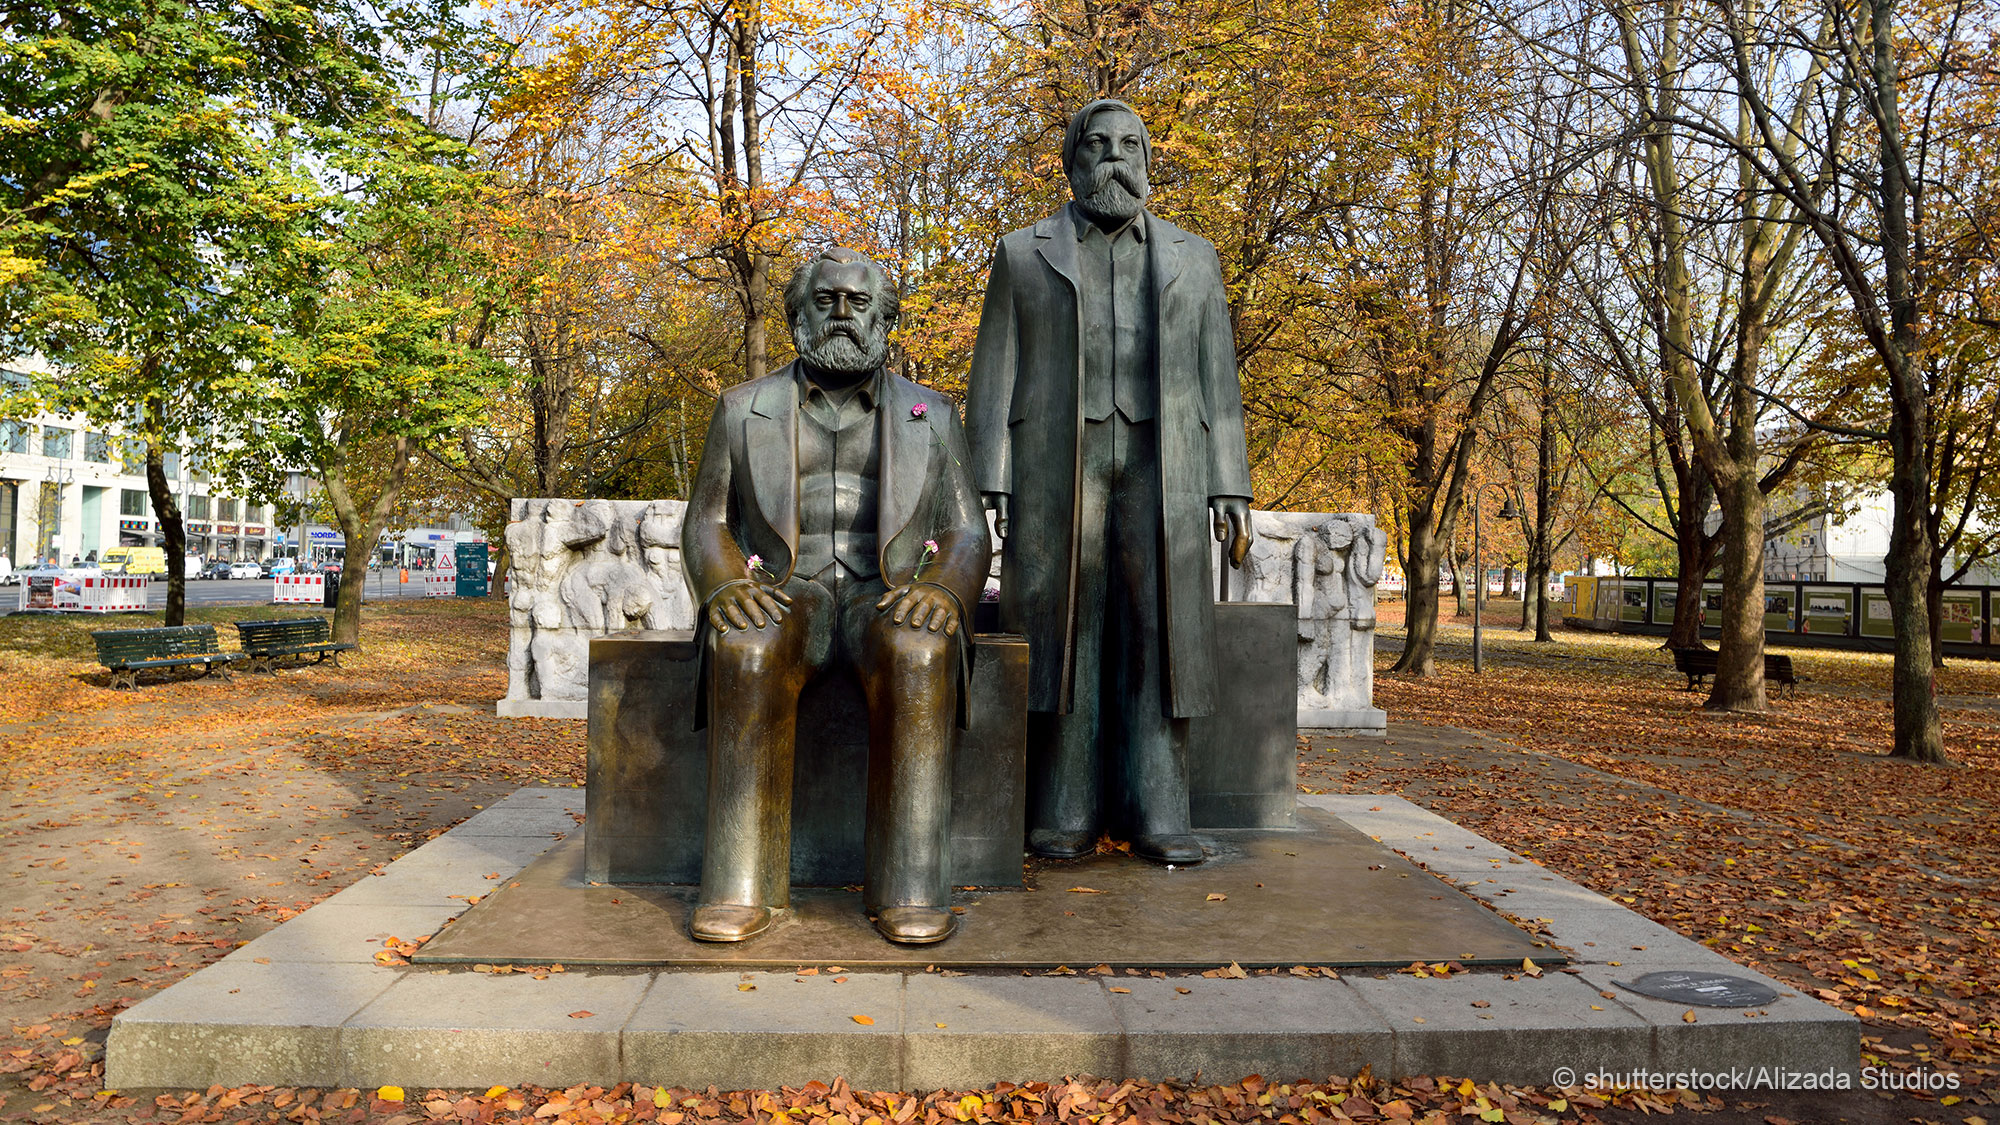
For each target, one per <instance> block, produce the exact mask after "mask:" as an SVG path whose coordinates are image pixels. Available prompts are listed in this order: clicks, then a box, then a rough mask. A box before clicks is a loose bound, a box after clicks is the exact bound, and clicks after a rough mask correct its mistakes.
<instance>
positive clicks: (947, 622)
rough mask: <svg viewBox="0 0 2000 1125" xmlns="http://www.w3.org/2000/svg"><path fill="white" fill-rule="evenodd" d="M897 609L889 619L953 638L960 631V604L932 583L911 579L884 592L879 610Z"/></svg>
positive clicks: (877, 604)
mask: <svg viewBox="0 0 2000 1125" xmlns="http://www.w3.org/2000/svg"><path fill="white" fill-rule="evenodd" d="M891 606H894V607H895V609H894V611H893V612H891V613H890V615H889V619H890V620H891V621H894V622H895V623H896V624H898V625H908V626H909V627H910V628H912V629H929V630H930V631H931V632H933V633H943V634H944V635H945V636H947V637H949V636H951V635H952V634H954V633H956V632H958V605H957V603H956V602H955V601H954V600H953V598H952V596H951V595H950V594H948V593H946V592H945V591H944V590H943V589H941V588H939V587H937V586H933V585H931V584H930V583H928V582H911V583H909V584H908V585H905V586H898V587H896V588H895V589H893V590H891V591H889V592H888V593H886V594H883V595H882V600H881V601H878V602H876V603H875V608H876V609H881V610H886V609H889V608H890V607H891Z"/></svg>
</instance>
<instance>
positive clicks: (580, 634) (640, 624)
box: [499, 500, 694, 719]
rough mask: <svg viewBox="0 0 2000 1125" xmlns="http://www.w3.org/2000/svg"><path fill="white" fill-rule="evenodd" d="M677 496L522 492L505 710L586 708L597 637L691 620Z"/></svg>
mask: <svg viewBox="0 0 2000 1125" xmlns="http://www.w3.org/2000/svg"><path fill="white" fill-rule="evenodd" d="M686 512H687V505H686V504H685V503H683V502H682V501H679V500H652V501H643V500H515V501H514V502H513V505H512V507H511V509H510V510H509V512H508V522H507V553H508V557H509V560H510V564H509V569H508V572H507V577H508V583H509V585H508V587H507V605H508V609H509V610H510V617H511V619H512V635H511V637H510V638H509V642H508V646H507V698H505V699H503V700H501V701H500V707H499V710H500V714H502V715H506V716H524V715H533V716H541V717H547V718H577V719H580V718H583V717H584V700H585V694H586V690H587V688H588V686H589V684H588V678H589V669H590V638H592V637H603V636H608V635H610V634H612V633H616V632H619V631H620V630H623V629H628V628H641V629H692V628H694V603H693V600H692V599H691V598H690V597H689V595H688V589H687V580H686V579H685V578H683V577H682V576H681V520H682V519H683V518H684V517H685V514H686Z"/></svg>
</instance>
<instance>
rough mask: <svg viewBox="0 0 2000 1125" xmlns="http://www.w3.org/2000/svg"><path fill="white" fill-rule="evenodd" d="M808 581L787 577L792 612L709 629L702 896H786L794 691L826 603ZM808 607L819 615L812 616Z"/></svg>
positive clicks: (781, 901) (780, 900)
mask: <svg viewBox="0 0 2000 1125" xmlns="http://www.w3.org/2000/svg"><path fill="white" fill-rule="evenodd" d="M812 589H817V587H815V586H813V584H811V583H798V582H794V583H787V584H786V591H787V592H788V593H790V594H792V596H793V603H792V611H791V612H790V613H787V614H786V615H785V619H784V620H783V621H781V622H779V623H778V624H777V625H774V626H766V627H765V628H762V629H731V630H729V631H728V632H726V633H717V632H710V633H709V634H708V660H709V676H708V836H707V839H706V842H705V844H704V846H703V848H702V858H701V902H702V903H703V904H704V905H707V904H713V903H728V904H733V905H739V906H771V907H779V906H785V905H787V904H788V903H790V901H791V874H792V871H791V868H792V748H793V741H794V734H795V728H796V726H797V721H798V710H799V707H798V704H799V690H800V689H801V688H803V687H804V686H805V684H806V681H807V680H808V679H810V678H811V677H812V674H813V672H814V671H815V670H816V669H815V668H814V666H813V662H812V661H810V660H809V659H808V650H809V648H811V647H812V646H811V644H810V641H811V637H812V633H813V632H814V630H815V629H816V628H817V629H820V630H824V629H825V628H826V627H827V623H826V622H825V621H824V620H820V621H815V620H814V619H815V618H816V617H824V616H826V615H827V614H826V610H827V609H828V608H830V607H828V606H827V605H826V603H825V602H824V601H822V600H819V599H814V598H812V597H811V596H810V590H812ZM815 610H817V611H819V612H817V613H816V612H815Z"/></svg>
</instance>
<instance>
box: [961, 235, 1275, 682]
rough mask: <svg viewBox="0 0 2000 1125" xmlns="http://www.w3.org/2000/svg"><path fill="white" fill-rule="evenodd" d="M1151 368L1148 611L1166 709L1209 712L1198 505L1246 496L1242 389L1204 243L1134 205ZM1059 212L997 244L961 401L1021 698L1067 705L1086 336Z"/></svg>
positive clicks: (1210, 664) (1202, 518)
mask: <svg viewBox="0 0 2000 1125" xmlns="http://www.w3.org/2000/svg"><path fill="white" fill-rule="evenodd" d="M1145 221H1146V224H1147V231H1146V245H1147V248H1148V250H1147V252H1148V253H1149V254H1151V255H1152V260H1151V267H1152V277H1153V285H1154V292H1153V312H1154V315H1155V317H1156V318H1157V323H1156V325H1155V329H1156V332H1155V336H1154V348H1153V354H1154V357H1155V363H1156V365H1157V367H1158V371H1157V375H1158V380H1159V381H1158V390H1159V411H1158V416H1157V417H1158V421H1157V425H1158V426H1159V440H1160V491H1161V497H1162V505H1163V510H1162V512H1161V517H1162V519H1163V521H1164V522H1163V524H1162V526H1163V527H1164V528H1165V540H1166V542H1165V544H1164V552H1165V553H1164V557H1163V558H1162V560H1161V562H1162V566H1161V570H1162V574H1163V582H1164V584H1165V586H1166V589H1165V590H1164V591H1162V598H1161V605H1162V607H1163V611H1164V613H1165V616H1166V620H1165V621H1164V622H1162V628H1163V632H1164V634H1165V637H1166V646H1167V662H1166V663H1167V685H1166V688H1167V699H1168V705H1169V708H1170V710H1171V713H1172V714H1173V716H1175V717H1185V716H1191V715H1206V714H1211V713H1213V712H1214V710H1215V708H1216V696H1217V693H1216V685H1215V678H1216V667H1215V663H1216V661H1215V605H1214V602H1213V600H1212V594H1211V591H1213V590H1214V589H1215V583H1214V581H1213V580H1212V577H1211V575H1212V571H1213V563H1212V561H1211V558H1210V554H1211V532H1210V528H1211V521H1210V519H1209V513H1208V502H1209V500H1210V499H1211V498H1213V497H1219V496H1241V497H1248V496H1250V464H1249V458H1248V456H1247V454H1246V452H1245V448H1244V439H1243V395H1242V388H1241V387H1240V386H1238V385H1237V381H1236V351H1235V346H1234V343H1233V341H1232V338H1231V333H1230V320H1229V300H1228V294H1227V293H1226V292H1225V291H1224V289H1223V284H1222V267H1221V263H1220V262H1219V261H1218V260H1217V258H1216V255H1215V248H1214V247H1213V246H1211V245H1209V243H1208V242H1207V241H1206V240H1205V239H1203V238H1201V237H1200V236H1198V235H1194V234H1190V233H1189V232H1187V231H1184V230H1182V229H1180V228H1179V227H1177V226H1175V225H1173V224H1172V223H1169V222H1167V221H1166V220H1164V219H1162V218H1160V217H1159V216H1157V215H1154V214H1152V213H1151V212H1147V213H1146V215H1145ZM1077 277H1078V272H1077V244H1076V230H1075V227H1074V226H1073V224H1072V222H1071V220H1070V218H1069V215H1068V213H1067V209H1065V211H1063V212H1059V213H1057V214H1056V215H1053V216H1051V217H1049V218H1047V219H1044V220H1042V221H1041V222H1039V223H1036V224H1035V225H1034V226H1032V227H1028V228H1026V229H1023V230H1017V231H1015V232H1014V233H1012V234H1009V235H1006V236H1005V237H1003V238H1001V240H1000V243H999V245H998V246H996V247H995V248H994V251H993V272H992V275H991V277H990V278H989V279H988V281H987V284H986V303H985V307H984V308H983V310H982V311H981V313H980V317H979V339H978V343H977V345H976V346H975V347H974V350H973V355H972V373H971V376H970V384H969V386H968V390H967V395H966V422H967V428H968V430H969V432H970V437H971V442H972V464H973V475H974V478H975V479H976V480H977V481H978V482H979V489H980V491H981V492H1004V493H1007V494H1009V496H1010V497H1011V500H1010V507H1011V512H1010V517H1011V526H1010V527H1009V528H1008V534H1007V538H1006V540H1005V541H1004V542H1003V544H1002V547H1001V558H1002V562H1001V570H1000V618H1001V621H1002V623H1003V625H1004V627H1006V628H1007V629H1009V630H1011V631H1015V632H1020V633H1023V634H1025V635H1026V636H1027V638H1028V644H1029V650H1028V651H1029V671H1028V676H1029V693H1028V700H1029V703H1028V705H1029V706H1030V707H1031V708H1033V709H1034V710H1037V711H1061V712H1068V711H1069V710H1071V701H1072V699H1073V693H1074V690H1075V685H1074V683H1073V682H1072V681H1073V680H1074V675H1073V659H1074V653H1075V646H1076V582H1077V562H1078V560H1077V558H1076V546H1075V545H1076V543H1077V542H1078V541H1079V538H1080V535H1081V532H1080V529H1079V527H1078V520H1079V519H1080V518H1081V504H1080V502H1079V491H1078V489H1079V466H1080V463H1081V457H1082V434H1083V425H1084V423H1083V409H1082V395H1083V377H1082V376H1083V353H1082V349H1081V348H1079V347H1078V346H1077V342H1078V340H1079V339H1080V338H1081V336H1082V333H1083V331H1084V326H1083V324H1082V322H1081V312H1080V304H1079V302H1078V300H1077V293H1076V287H1077Z"/></svg>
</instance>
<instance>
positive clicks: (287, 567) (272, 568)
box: [263, 559, 299, 578]
mask: <svg viewBox="0 0 2000 1125" xmlns="http://www.w3.org/2000/svg"><path fill="white" fill-rule="evenodd" d="M298 566H299V560H297V559H265V560H264V567H263V575H264V577H266V578H275V577H277V576H278V575H280V574H295V573H297V572H298Z"/></svg>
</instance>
